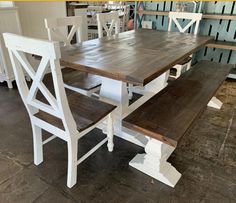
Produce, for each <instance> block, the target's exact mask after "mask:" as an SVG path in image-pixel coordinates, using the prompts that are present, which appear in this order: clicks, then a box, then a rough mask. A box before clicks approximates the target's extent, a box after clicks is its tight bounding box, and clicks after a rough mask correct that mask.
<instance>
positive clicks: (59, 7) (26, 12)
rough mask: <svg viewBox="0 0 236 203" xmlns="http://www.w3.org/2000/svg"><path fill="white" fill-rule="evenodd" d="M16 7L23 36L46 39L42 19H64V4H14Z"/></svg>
mask: <svg viewBox="0 0 236 203" xmlns="http://www.w3.org/2000/svg"><path fill="white" fill-rule="evenodd" d="M15 5H16V6H17V7H18V11H19V16H20V22H21V27H22V33H23V35H25V36H29V37H35V38H41V39H48V36H47V30H46V29H45V26H44V18H50V17H54V18H55V17H65V16H66V3H65V2H15Z"/></svg>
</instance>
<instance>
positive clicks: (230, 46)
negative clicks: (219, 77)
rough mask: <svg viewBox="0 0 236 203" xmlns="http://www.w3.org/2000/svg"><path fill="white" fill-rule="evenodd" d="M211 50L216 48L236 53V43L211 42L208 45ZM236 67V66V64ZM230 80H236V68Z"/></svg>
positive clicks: (230, 74)
mask: <svg viewBox="0 0 236 203" xmlns="http://www.w3.org/2000/svg"><path fill="white" fill-rule="evenodd" d="M206 46H207V47H209V48H216V49H225V50H230V51H236V42H225V41H219V40H218V41H215V40H213V41H211V42H210V43H208V44H207V45H206ZM235 66H236V64H235ZM228 78H231V79H236V68H233V69H232V70H231V71H230V73H229V75H228Z"/></svg>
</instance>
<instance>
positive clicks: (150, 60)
mask: <svg viewBox="0 0 236 203" xmlns="http://www.w3.org/2000/svg"><path fill="white" fill-rule="evenodd" d="M211 40H212V37H208V36H194V35H191V34H186V33H178V32H162V31H156V30H147V29H139V30H133V31H128V32H123V33H120V34H118V35H114V36H112V37H110V38H109V37H104V38H101V39H94V40H89V41H86V42H83V43H81V44H76V45H73V46H71V47H66V48H62V50H61V54H62V57H61V65H63V66H66V67H70V68H73V69H77V70H80V71H84V72H88V73H92V74H96V75H100V76H104V77H108V78H112V79H115V80H121V81H124V82H128V83H131V84H137V85H145V84H147V83H148V82H150V81H152V80H153V79H155V78H157V77H158V76H159V75H161V74H162V73H164V72H165V71H167V70H168V69H170V68H171V67H172V66H173V65H175V64H177V63H178V62H180V61H181V60H183V59H184V58H185V57H187V56H189V55H190V54H192V53H193V52H194V51H196V50H197V49H199V48H201V47H203V46H204V45H205V44H207V43H208V42H209V41H211Z"/></svg>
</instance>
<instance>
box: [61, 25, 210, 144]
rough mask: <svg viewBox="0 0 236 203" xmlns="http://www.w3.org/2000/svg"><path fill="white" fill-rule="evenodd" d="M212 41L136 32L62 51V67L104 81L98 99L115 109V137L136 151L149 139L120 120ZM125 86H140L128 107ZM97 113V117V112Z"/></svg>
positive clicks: (182, 35)
mask: <svg viewBox="0 0 236 203" xmlns="http://www.w3.org/2000/svg"><path fill="white" fill-rule="evenodd" d="M212 39H213V38H212V37H209V36H199V35H192V34H186V33H178V32H164V31H156V30H148V29H137V30H133V31H128V32H123V33H120V34H117V35H114V36H112V37H104V38H100V39H94V40H89V41H85V42H82V43H80V44H75V45H72V46H70V47H64V48H62V49H61V65H63V66H66V67H70V68H73V69H76V70H79V71H83V72H87V73H90V74H95V75H99V76H102V86H101V90H100V99H102V100H104V101H107V102H111V103H113V104H116V105H117V106H118V108H117V111H116V113H115V114H114V120H115V125H114V126H115V127H114V134H115V135H117V136H119V137H121V138H123V139H126V140H128V141H130V142H132V143H135V144H137V145H140V146H145V144H146V143H147V138H146V137H145V136H144V135H141V134H138V133H135V132H132V131H131V130H128V129H126V128H125V127H122V119H123V118H124V117H125V116H127V115H128V114H130V113H131V112H132V111H134V110H135V109H136V108H138V107H139V106H140V105H142V104H143V103H144V102H146V101H147V100H149V99H150V98H151V97H152V96H154V95H155V94H156V93H158V92H159V91H160V90H161V89H163V88H164V87H165V86H166V85H167V78H168V70H169V69H170V68H171V67H173V66H174V65H175V64H178V63H179V62H181V61H182V60H184V59H185V58H186V57H188V56H189V55H191V54H192V53H194V52H195V51H197V50H198V49H200V48H202V47H204V46H205V45H206V44H207V43H208V42H210V41H211V40H212ZM128 84H133V85H134V88H136V87H137V88H140V87H142V89H143V91H142V94H143V95H142V97H140V98H139V99H138V100H137V101H135V102H133V103H132V104H131V105H130V104H129V95H128ZM95 113H96V112H95Z"/></svg>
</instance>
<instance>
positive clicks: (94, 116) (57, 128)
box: [3, 33, 115, 188]
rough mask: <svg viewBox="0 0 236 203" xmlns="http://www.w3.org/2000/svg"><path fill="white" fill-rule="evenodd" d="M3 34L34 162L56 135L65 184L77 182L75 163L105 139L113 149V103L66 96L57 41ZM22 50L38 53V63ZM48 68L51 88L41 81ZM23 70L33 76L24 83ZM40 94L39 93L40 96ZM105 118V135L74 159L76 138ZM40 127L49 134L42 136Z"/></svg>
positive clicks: (84, 97)
mask: <svg viewBox="0 0 236 203" xmlns="http://www.w3.org/2000/svg"><path fill="white" fill-rule="evenodd" d="M3 38H4V41H5V45H6V47H7V48H8V51H9V55H10V59H11V63H12V66H13V70H14V74H15V78H16V83H17V86H18V90H19V93H20V95H21V98H22V100H23V102H24V104H25V106H26V109H27V111H28V114H29V117H30V121H31V125H32V130H33V146H34V147H33V148H34V164H35V165H39V164H40V163H42V162H43V145H45V144H46V143H48V142H49V141H51V140H52V139H54V138H56V137H58V138H61V139H62V140H64V141H66V142H67V148H68V172H67V186H68V187H70V188H71V187H72V186H73V185H75V184H76V182H77V165H78V164H80V163H81V162H82V161H84V160H85V159H86V158H87V157H88V156H90V155H91V154H92V153H93V152H95V151H96V150H97V149H98V148H99V147H100V146H102V145H103V144H104V143H106V142H107V141H108V143H107V146H108V150H109V151H110V152H111V151H112V150H113V124H112V123H113V122H112V117H111V113H112V111H113V110H114V109H115V107H114V106H112V105H110V104H106V103H104V102H101V101H99V100H96V99H94V98H90V97H87V96H84V95H81V94H79V93H77V92H72V93H70V94H69V95H68V97H67V96H66V92H65V88H64V86H63V79H62V73H61V68H60V61H59V60H60V57H61V53H60V47H59V43H58V42H50V41H45V40H38V39H33V38H27V37H23V36H20V35H15V34H11V33H4V34H3ZM25 53H27V54H35V55H37V56H40V57H41V61H40V64H39V66H38V67H32V66H31V65H30V63H29V61H28V60H27V58H26V56H25ZM47 69H50V71H51V72H50V74H51V76H52V78H51V79H50V80H49V81H52V83H53V86H52V87H53V90H51V89H49V88H48V87H47V85H45V84H44V81H45V80H44V79H45V78H46V77H47V76H48V75H46V72H47ZM24 71H26V72H27V73H28V74H29V76H30V77H31V79H32V84H31V85H30V84H27V82H26V80H25V77H24ZM40 95H42V96H41V97H40ZM105 119H106V120H107V137H106V138H105V139H103V140H102V141H101V142H99V143H98V144H97V145H96V146H95V147H93V148H92V149H91V150H90V151H88V152H87V153H86V154H85V155H84V156H82V157H81V158H80V159H79V160H77V152H78V140H79V139H80V138H81V137H83V136H84V135H85V134H87V133H88V132H90V131H91V130H92V129H94V128H95V127H97V126H98V124H99V123H101V122H102V121H104V120H105ZM42 130H45V131H47V132H49V133H51V134H52V136H51V137H49V138H48V139H46V140H44V141H43V139H42Z"/></svg>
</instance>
